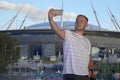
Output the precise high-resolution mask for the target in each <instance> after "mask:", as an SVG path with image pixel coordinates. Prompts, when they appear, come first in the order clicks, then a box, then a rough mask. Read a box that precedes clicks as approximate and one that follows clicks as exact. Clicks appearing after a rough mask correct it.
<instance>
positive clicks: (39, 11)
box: [0, 0, 120, 31]
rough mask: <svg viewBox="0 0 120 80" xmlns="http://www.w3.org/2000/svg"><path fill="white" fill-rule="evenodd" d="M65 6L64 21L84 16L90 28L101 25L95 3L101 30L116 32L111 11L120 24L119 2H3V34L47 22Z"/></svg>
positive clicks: (0, 26)
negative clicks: (54, 12) (50, 10)
mask: <svg viewBox="0 0 120 80" xmlns="http://www.w3.org/2000/svg"><path fill="white" fill-rule="evenodd" d="M62 2H63V21H75V18H76V16H77V15H78V14H83V15H86V16H87V17H88V19H89V24H93V25H98V23H97V21H96V18H95V14H94V12H93V9H92V6H91V3H92V4H93V6H94V10H95V11H96V15H97V18H98V20H99V23H100V25H101V27H102V28H105V29H109V30H116V28H115V27H114V25H113V23H112V21H111V19H110V16H109V14H108V12H109V10H108V8H109V9H110V11H111V12H112V14H113V15H114V17H115V18H116V20H117V22H118V23H120V15H119V14H120V6H119V4H120V0H0V30H7V29H9V30H11V29H19V28H23V27H24V26H29V25H33V24H37V23H43V22H48V19H47V15H48V11H49V9H50V8H54V9H62ZM17 14H18V15H17ZM16 15H17V16H16ZM15 16H16V17H15ZM25 17H26V18H25ZM24 20H25V21H24ZM57 20H60V17H57V18H55V21H57ZM23 21H24V23H23V24H22V22H23ZM21 25H22V27H21ZM119 31H120V30H119Z"/></svg>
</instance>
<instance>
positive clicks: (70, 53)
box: [63, 30, 91, 75]
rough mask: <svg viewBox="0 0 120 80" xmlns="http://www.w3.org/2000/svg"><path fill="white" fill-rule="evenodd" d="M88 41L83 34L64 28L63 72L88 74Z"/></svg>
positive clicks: (89, 46) (89, 47)
mask: <svg viewBox="0 0 120 80" xmlns="http://www.w3.org/2000/svg"><path fill="white" fill-rule="evenodd" d="M90 49H91V44H90V41H89V40H88V39H87V38H86V37H85V36H83V35H79V34H77V33H75V32H73V31H68V30H65V40H64V43H63V54H64V66H63V74H76V75H88V64H89V58H90V57H89V55H90V52H91V50H90Z"/></svg>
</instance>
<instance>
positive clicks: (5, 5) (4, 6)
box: [0, 1, 76, 22]
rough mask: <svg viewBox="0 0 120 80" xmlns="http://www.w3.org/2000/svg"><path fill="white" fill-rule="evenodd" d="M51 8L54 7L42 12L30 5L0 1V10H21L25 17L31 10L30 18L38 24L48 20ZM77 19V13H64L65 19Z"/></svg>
mask: <svg viewBox="0 0 120 80" xmlns="http://www.w3.org/2000/svg"><path fill="white" fill-rule="evenodd" d="M50 8H53V7H49V8H48V9H46V10H42V9H39V8H36V7H34V6H32V5H30V4H13V3H9V2H5V1H0V10H14V11H16V12H17V11H18V10H20V9H21V11H20V12H22V13H24V14H25V15H26V14H27V13H28V11H29V10H30V12H29V16H28V18H29V19H30V20H31V21H34V22H38V21H41V20H42V21H43V20H45V19H46V20H47V14H48V10H49V9H50ZM75 17H76V14H75V13H67V12H65V11H64V15H63V19H65V20H68V19H69V18H75Z"/></svg>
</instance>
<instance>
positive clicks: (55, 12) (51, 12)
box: [48, 9, 65, 39]
mask: <svg viewBox="0 0 120 80" xmlns="http://www.w3.org/2000/svg"><path fill="white" fill-rule="evenodd" d="M60 14H61V13H60V11H58V10H55V9H50V10H49V12H48V20H49V23H50V26H51V28H52V30H53V31H54V32H55V33H56V34H57V35H58V36H59V37H60V38H62V39H65V31H64V30H61V29H60V28H59V27H58V25H57V24H56V23H55V21H54V20H53V17H55V16H58V15H60Z"/></svg>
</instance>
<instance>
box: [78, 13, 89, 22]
mask: <svg viewBox="0 0 120 80" xmlns="http://www.w3.org/2000/svg"><path fill="white" fill-rule="evenodd" d="M80 16H82V17H84V18H85V19H86V20H87V22H88V18H87V17H86V16H85V15H82V14H79V15H78V16H77V18H78V17H80Z"/></svg>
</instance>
